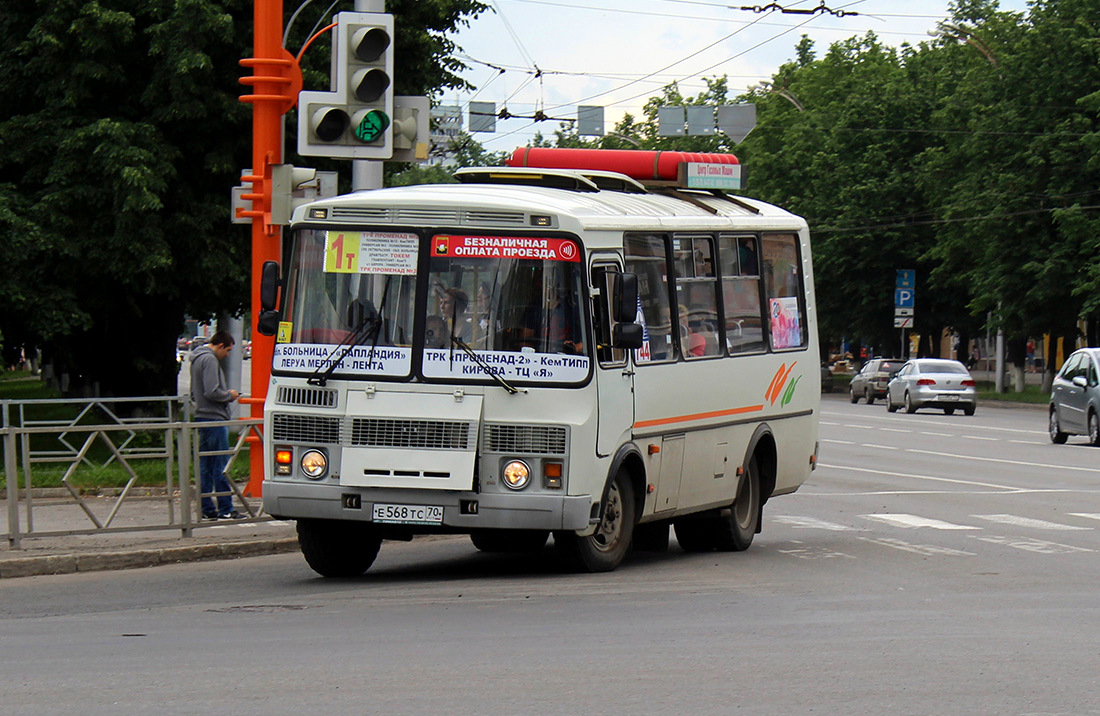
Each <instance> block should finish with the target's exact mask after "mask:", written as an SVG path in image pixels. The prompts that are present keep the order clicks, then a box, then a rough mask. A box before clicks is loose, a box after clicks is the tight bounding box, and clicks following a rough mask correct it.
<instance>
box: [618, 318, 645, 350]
mask: <svg viewBox="0 0 1100 716" xmlns="http://www.w3.org/2000/svg"><path fill="white" fill-rule="evenodd" d="M611 345H613V346H615V347H616V348H625V349H626V350H631V351H632V350H637V349H638V348H641V347H642V327H641V326H639V325H638V324H637V323H616V324H615V327H614V328H612V329H611Z"/></svg>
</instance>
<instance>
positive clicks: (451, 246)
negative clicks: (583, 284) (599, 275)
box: [432, 235, 581, 262]
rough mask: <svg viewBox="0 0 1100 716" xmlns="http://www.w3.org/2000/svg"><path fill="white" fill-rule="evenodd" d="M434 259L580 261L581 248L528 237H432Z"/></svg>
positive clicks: (560, 241) (570, 242)
mask: <svg viewBox="0 0 1100 716" xmlns="http://www.w3.org/2000/svg"><path fill="white" fill-rule="evenodd" d="M432 256H452V257H457V258H465V257H469V258H479V259H535V260H540V261H569V262H579V261H580V260H581V252H580V249H578V248H577V244H576V242H574V241H571V240H569V239H544V238H535V237H526V236H450V235H437V236H435V237H434V238H432Z"/></svg>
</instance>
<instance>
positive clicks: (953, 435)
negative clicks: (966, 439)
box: [918, 431, 959, 438]
mask: <svg viewBox="0 0 1100 716" xmlns="http://www.w3.org/2000/svg"><path fill="white" fill-rule="evenodd" d="M918 434H919V435H931V436H933V437H937V438H957V437H959V435H958V433H930V432H927V431H921V432H920V433H918Z"/></svg>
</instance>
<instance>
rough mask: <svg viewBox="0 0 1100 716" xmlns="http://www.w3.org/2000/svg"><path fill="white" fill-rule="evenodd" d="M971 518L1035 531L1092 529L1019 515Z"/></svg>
mask: <svg viewBox="0 0 1100 716" xmlns="http://www.w3.org/2000/svg"><path fill="white" fill-rule="evenodd" d="M970 516H971V517H977V518H978V519H979V520H987V521H989V522H996V523H998V524H1002V525H1013V526H1014V527H1027V528H1029V529H1034V530H1091V529H1092V528H1091V527H1078V526H1076V525H1063V524H1059V523H1057V522H1047V521H1046V520H1036V519H1032V518H1031V517H1019V516H1018V515H970Z"/></svg>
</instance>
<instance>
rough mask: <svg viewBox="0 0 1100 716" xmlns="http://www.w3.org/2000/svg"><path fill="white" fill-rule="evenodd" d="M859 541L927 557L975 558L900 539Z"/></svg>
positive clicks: (866, 539) (972, 555)
mask: <svg viewBox="0 0 1100 716" xmlns="http://www.w3.org/2000/svg"><path fill="white" fill-rule="evenodd" d="M859 539H861V540H863V541H865V542H871V543H873V544H877V545H882V546H883V547H893V548H894V549H900V550H902V551H903V552H913V553H914V554H923V555H925V556H927V557H934V556H946V557H975V556H977V555H976V554H975V553H974V552H965V551H963V550H961V549H951V548H950V547H936V546H933V545H929V544H910V543H909V542H903V541H902V540H900V539H891V538H889V537H878V538H874V537H860V538H859Z"/></svg>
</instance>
